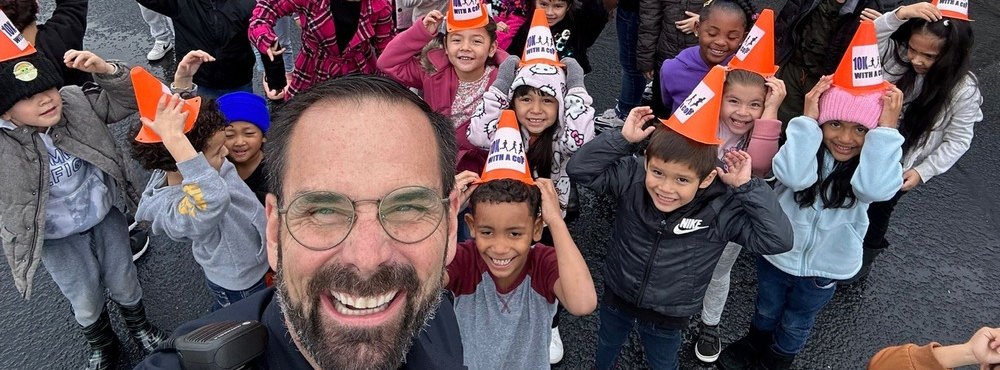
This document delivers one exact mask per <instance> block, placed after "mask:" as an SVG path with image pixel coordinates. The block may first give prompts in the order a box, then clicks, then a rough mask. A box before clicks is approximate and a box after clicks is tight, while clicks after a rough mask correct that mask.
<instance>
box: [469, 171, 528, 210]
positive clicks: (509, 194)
mask: <svg viewBox="0 0 1000 370" xmlns="http://www.w3.org/2000/svg"><path fill="white" fill-rule="evenodd" d="M480 203H489V204H499V203H524V205H525V206H526V207H528V212H529V214H532V215H540V214H541V210H542V208H541V207H542V192H541V191H540V190H538V187H536V186H532V185H528V184H525V183H523V182H520V181H518V180H514V179H499V180H493V181H487V182H486V183H483V184H482V185H479V187H477V188H476V190H474V191H473V192H472V196H471V197H469V206H470V207H472V211H473V214H475V210H476V205H478V204H480Z"/></svg>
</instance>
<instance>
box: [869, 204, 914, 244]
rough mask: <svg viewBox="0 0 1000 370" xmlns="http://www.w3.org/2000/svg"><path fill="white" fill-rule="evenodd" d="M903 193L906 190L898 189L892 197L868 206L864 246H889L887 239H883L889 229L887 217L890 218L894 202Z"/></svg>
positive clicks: (894, 206) (894, 205) (894, 207)
mask: <svg viewBox="0 0 1000 370" xmlns="http://www.w3.org/2000/svg"><path fill="white" fill-rule="evenodd" d="M903 194H906V192H905V191H900V192H898V193H896V195H895V196H893V197H892V199H889V200H887V201H884V202H875V203H872V204H871V205H870V206H868V232H867V233H865V241H864V247H865V248H871V249H885V248H889V241H888V240H886V239H885V234H886V232H887V231H889V219H890V218H892V211H893V210H895V209H896V203H898V202H899V198H902V197H903Z"/></svg>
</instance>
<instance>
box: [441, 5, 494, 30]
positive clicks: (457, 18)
mask: <svg viewBox="0 0 1000 370" xmlns="http://www.w3.org/2000/svg"><path fill="white" fill-rule="evenodd" d="M489 23H490V16H489V13H487V12H486V8H484V7H483V3H482V0H451V1H449V2H448V20H447V21H446V25H447V29H448V32H458V31H464V30H471V29H476V28H482V27H486V25H487V24H489Z"/></svg>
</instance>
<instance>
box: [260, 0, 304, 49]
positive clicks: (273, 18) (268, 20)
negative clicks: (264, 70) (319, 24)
mask: <svg viewBox="0 0 1000 370" xmlns="http://www.w3.org/2000/svg"><path fill="white" fill-rule="evenodd" d="M298 8H299V6H298V4H296V3H295V1H294V0H257V6H256V7H255V8H254V9H253V15H252V16H251V17H250V28H248V29H247V37H249V38H250V42H251V43H253V45H254V47H256V48H257V50H259V51H260V53H261V54H263V55H267V48H269V47H271V45H272V44H274V43H275V42H276V41H277V40H278V36H277V35H276V34H275V33H274V23H275V22H277V21H278V18H281V17H284V16H286V15H289V14H292V13H293V12H295V11H296V10H298ZM302 16H303V17H304V16H306V15H305V14H302Z"/></svg>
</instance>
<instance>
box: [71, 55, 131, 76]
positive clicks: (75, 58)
mask: <svg viewBox="0 0 1000 370" xmlns="http://www.w3.org/2000/svg"><path fill="white" fill-rule="evenodd" d="M63 63H66V66H67V67H69V68H73V69H78V70H81V71H84V72H87V73H103V74H112V73H115V72H117V71H118V67H115V66H114V65H112V64H109V63H108V62H105V61H104V59H101V57H99V56H97V55H96V54H94V53H92V52H89V51H86V50H73V49H70V50H67V51H66V54H63Z"/></svg>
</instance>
